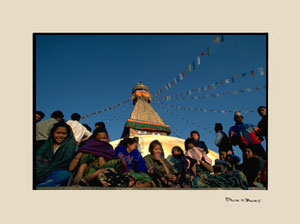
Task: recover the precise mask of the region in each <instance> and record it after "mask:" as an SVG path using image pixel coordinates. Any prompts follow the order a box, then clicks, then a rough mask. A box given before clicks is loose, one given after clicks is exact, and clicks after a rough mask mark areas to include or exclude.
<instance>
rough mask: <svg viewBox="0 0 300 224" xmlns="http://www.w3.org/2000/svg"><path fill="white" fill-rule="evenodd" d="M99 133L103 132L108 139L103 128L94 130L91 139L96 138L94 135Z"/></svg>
mask: <svg viewBox="0 0 300 224" xmlns="http://www.w3.org/2000/svg"><path fill="white" fill-rule="evenodd" d="M99 132H104V133H105V134H106V136H107V137H108V133H107V131H106V129H105V128H96V129H95V130H94V131H93V135H92V138H96V135H97V134H98V133H99Z"/></svg>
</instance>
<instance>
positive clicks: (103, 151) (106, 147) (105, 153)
mask: <svg viewBox="0 0 300 224" xmlns="http://www.w3.org/2000/svg"><path fill="white" fill-rule="evenodd" d="M78 152H86V153H90V154H93V155H95V156H98V157H103V158H105V159H108V160H110V159H113V158H114V150H113V147H112V146H111V144H109V143H107V142H104V141H100V140H97V139H94V138H92V139H90V140H89V141H88V142H87V143H86V144H85V145H83V146H82V147H81V148H79V150H78Z"/></svg>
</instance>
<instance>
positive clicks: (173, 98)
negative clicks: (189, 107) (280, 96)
mask: <svg viewBox="0 0 300 224" xmlns="http://www.w3.org/2000/svg"><path fill="white" fill-rule="evenodd" d="M263 88H264V89H265V88H266V85H263ZM253 89H255V90H257V91H259V90H261V89H262V88H259V87H258V86H255V87H253V88H245V90H246V91H247V92H252V90H253ZM231 93H232V94H234V95H237V94H238V93H245V91H244V90H243V89H241V90H232V91H227V92H222V93H216V94H210V95H209V94H206V95H202V96H191V94H192V90H188V91H187V92H186V93H181V94H180V96H179V95H178V94H177V95H175V96H174V95H168V96H161V97H153V98H152V99H153V100H167V101H169V100H185V99H186V96H189V97H188V98H189V99H205V98H210V97H215V96H217V97H220V96H221V95H223V96H226V95H229V94H231Z"/></svg>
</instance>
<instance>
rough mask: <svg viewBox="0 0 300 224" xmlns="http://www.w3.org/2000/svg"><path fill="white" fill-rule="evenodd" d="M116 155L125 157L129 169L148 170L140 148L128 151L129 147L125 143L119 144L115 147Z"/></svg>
mask: <svg viewBox="0 0 300 224" xmlns="http://www.w3.org/2000/svg"><path fill="white" fill-rule="evenodd" d="M115 156H118V157H119V158H121V159H123V160H124V161H125V162H126V164H127V166H128V169H130V170H134V171H137V172H146V171H147V168H146V165H145V160H144V158H143V156H142V154H141V153H140V152H139V150H137V149H134V150H132V151H131V152H130V153H128V152H127V149H126V147H125V146H123V145H119V146H117V147H116V148H115Z"/></svg>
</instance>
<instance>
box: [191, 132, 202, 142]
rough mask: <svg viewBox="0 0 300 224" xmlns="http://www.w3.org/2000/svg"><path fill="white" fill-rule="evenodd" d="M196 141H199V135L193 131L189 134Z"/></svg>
mask: <svg viewBox="0 0 300 224" xmlns="http://www.w3.org/2000/svg"><path fill="white" fill-rule="evenodd" d="M191 137H192V138H193V139H194V140H195V141H196V142H197V141H199V138H200V136H199V135H198V134H197V133H193V134H192V136H191Z"/></svg>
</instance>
